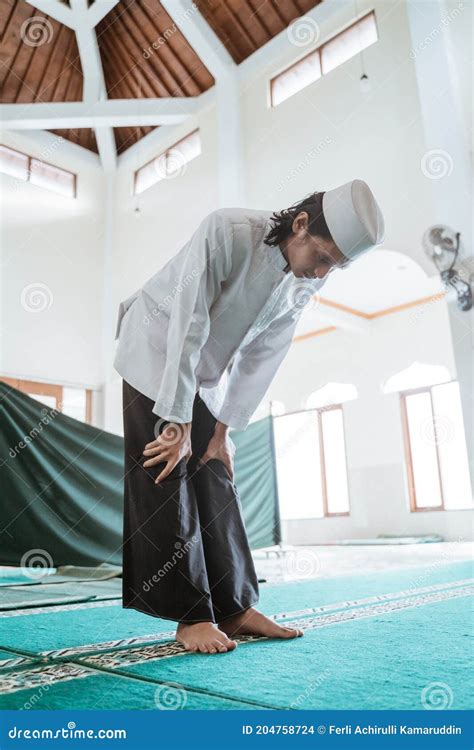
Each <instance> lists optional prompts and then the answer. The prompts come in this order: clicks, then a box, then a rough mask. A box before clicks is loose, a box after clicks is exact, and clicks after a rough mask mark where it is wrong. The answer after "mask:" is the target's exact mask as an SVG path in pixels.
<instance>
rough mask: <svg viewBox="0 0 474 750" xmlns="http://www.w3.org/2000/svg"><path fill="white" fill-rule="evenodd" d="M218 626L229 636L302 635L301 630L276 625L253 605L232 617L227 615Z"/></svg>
mask: <svg viewBox="0 0 474 750" xmlns="http://www.w3.org/2000/svg"><path fill="white" fill-rule="evenodd" d="M219 628H220V630H223V631H224V633H227V635H229V636H234V635H264V636H266V637H267V638H299V637H300V636H302V635H303V631H302V630H298V629H294V628H285V627H284V625H278V623H276V622H275V621H274V620H269V619H268V617H265V615H262V613H261V612H258V610H256V609H254V608H253V607H249V608H248V609H246V610H245V611H244V612H239V613H238V614H237V615H233V616H232V617H227V618H226V619H225V620H223V621H222V622H220V623H219Z"/></svg>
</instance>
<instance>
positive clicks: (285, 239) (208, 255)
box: [114, 179, 384, 654]
mask: <svg viewBox="0 0 474 750" xmlns="http://www.w3.org/2000/svg"><path fill="white" fill-rule="evenodd" d="M383 235H384V222H383V217H382V214H381V211H380V208H379V206H378V205H377V202H376V200H375V198H374V196H373V194H372V192H371V190H370V188H369V186H368V185H367V184H366V183H365V182H364V181H363V180H360V179H354V180H352V181H350V182H347V183H345V184H344V185H341V186H340V187H337V188H335V189H332V190H328V191H326V192H316V193H313V194H311V195H310V196H309V197H307V198H305V199H304V200H302V201H301V202H299V203H297V204H296V205H294V206H292V207H290V208H288V209H285V210H282V211H280V212H271V211H263V210H262V211H259V210H250V209H242V208H228V209H227V208H224V209H219V210H217V211H213V212H212V213H211V214H209V216H207V217H206V218H205V219H204V220H203V221H202V222H201V224H200V226H199V227H198V228H197V230H196V231H195V232H194V234H193V235H192V237H191V238H190V240H189V241H188V242H187V243H186V244H185V245H184V247H182V249H181V250H180V251H179V252H178V253H177V254H176V255H175V256H174V257H173V258H171V260H169V261H168V262H167V263H166V264H165V265H164V266H163V268H161V269H160V270H159V271H158V272H157V273H155V274H154V275H153V276H152V277H151V278H150V279H149V280H148V281H147V282H146V283H145V284H144V285H143V286H142V287H141V288H140V289H139V290H138V291H137V292H136V293H135V294H133V295H132V296H131V297H129V298H128V299H127V300H125V301H124V302H122V303H121V305H120V308H119V319H118V325H117V338H118V339H119V343H118V349H117V353H116V358H115V362H114V365H115V368H116V370H117V371H118V373H119V374H120V375H121V376H122V378H123V416H124V438H125V504H124V522H123V532H124V537H123V607H125V608H132V609H136V610H138V611H140V612H143V613H146V614H149V615H152V616H154V617H159V618H164V619H169V620H174V621H176V622H177V623H178V626H177V631H176V639H177V640H178V641H179V642H180V643H181V644H182V645H183V646H184V648H185V649H187V650H189V651H200V652H203V653H208V654H215V653H219V652H225V651H229V650H232V649H233V648H235V646H236V641H235V640H233V638H234V636H236V635H241V634H252V635H254V634H255V635H261V636H266V637H269V638H294V637H297V636H300V635H303V633H302V631H300V630H297V629H293V628H287V627H284V626H283V625H279V624H278V623H276V622H274V621H273V620H270V619H269V618H267V617H265V616H264V615H263V614H262V613H261V612H259V611H258V610H257V609H255V607H254V605H255V604H256V603H257V601H258V598H259V591H258V581H257V576H256V573H255V568H254V564H253V560H252V556H251V552H250V548H249V543H248V540H247V535H246V532H245V528H244V525H243V521H242V515H241V504H240V498H239V496H238V493H237V490H236V487H235V485H234V483H233V455H234V450H235V446H234V444H233V443H232V441H231V439H230V437H229V428H233V429H236V430H244V429H245V428H246V427H247V425H248V423H249V420H250V418H251V417H252V414H253V413H254V412H255V410H256V408H257V407H258V405H259V404H260V402H261V400H262V399H263V397H264V395H265V393H266V391H267V389H268V387H269V385H270V383H271V381H272V379H273V377H274V375H275V373H276V372H277V369H278V367H279V366H280V364H281V362H282V360H283V359H284V357H285V354H286V353H287V351H288V349H289V347H290V344H291V340H292V337H293V334H294V331H295V328H296V325H297V323H298V320H299V317H300V315H301V313H302V310H303V308H304V304H305V303H306V302H307V301H308V300H309V299H310V297H311V296H312V295H313V294H315V293H316V292H317V291H318V290H319V289H320V288H321V286H322V285H323V283H324V282H325V280H326V279H327V277H328V275H329V274H330V273H331V272H332V271H333V270H334V269H340V268H345V267H347V265H348V264H350V263H352V262H354V260H355V259H356V258H358V257H359V256H360V255H361V254H362V253H365V252H366V251H368V250H370V249H371V248H373V247H375V246H376V245H377V244H379V243H380V242H382V240H383Z"/></svg>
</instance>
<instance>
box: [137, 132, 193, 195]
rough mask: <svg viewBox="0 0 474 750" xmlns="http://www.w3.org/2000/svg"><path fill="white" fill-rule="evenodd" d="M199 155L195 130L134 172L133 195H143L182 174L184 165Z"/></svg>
mask: <svg viewBox="0 0 474 750" xmlns="http://www.w3.org/2000/svg"><path fill="white" fill-rule="evenodd" d="M200 153H201V139H200V137H199V130H195V131H194V132H193V133H190V134H189V135H187V136H186V138H183V139H182V140H181V141H178V143H175V145H174V146H172V147H171V148H169V149H168V150H167V151H165V152H164V153H162V154H160V155H159V156H156V157H155V158H154V159H152V160H151V161H149V162H148V163H147V164H145V165H144V166H143V167H140V169H138V170H137V171H136V172H135V176H134V187H133V192H134V195H138V194H139V193H143V192H144V191H145V190H148V188H149V187H151V186H152V185H156V183H157V182H160V180H165V179H166V178H172V177H178V176H179V175H180V174H183V172H184V168H185V165H186V164H188V163H189V162H190V161H191V160H192V159H194V158H195V157H196V156H199V154H200Z"/></svg>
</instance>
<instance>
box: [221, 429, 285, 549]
mask: <svg viewBox="0 0 474 750" xmlns="http://www.w3.org/2000/svg"><path fill="white" fill-rule="evenodd" d="M230 434H231V438H232V440H233V441H234V443H235V445H236V452H235V461H234V472H235V484H236V486H237V489H238V492H239V496H240V499H241V501H242V512H243V516H244V521H245V527H246V529H247V534H248V537H249V541H250V546H251V548H252V549H259V548H260V547H268V546H270V545H272V544H278V543H279V542H280V541H281V531H280V515H279V508H278V488H277V481H276V470H275V449H274V439H273V417H265V419H260V420H259V421H258V422H253V423H252V424H249V426H248V427H247V429H246V430H244V431H243V432H237V431H232V432H231V433H230Z"/></svg>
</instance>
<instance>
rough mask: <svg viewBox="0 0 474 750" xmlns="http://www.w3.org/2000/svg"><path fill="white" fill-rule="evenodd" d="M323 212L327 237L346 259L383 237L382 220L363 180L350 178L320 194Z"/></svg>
mask: <svg viewBox="0 0 474 750" xmlns="http://www.w3.org/2000/svg"><path fill="white" fill-rule="evenodd" d="M323 214H324V218H325V219H326V224H327V225H328V228H329V231H330V232H331V236H332V238H333V240H334V242H335V243H336V245H337V247H338V248H339V250H340V251H341V253H343V254H344V255H345V256H346V258H350V259H351V260H353V259H354V258H356V257H357V256H358V255H361V254H362V253H365V252H367V250H371V249H372V248H373V247H375V245H378V244H379V243H380V242H382V241H383V239H384V220H383V216H382V212H381V210H380V208H379V206H378V204H377V201H376V200H375V198H374V195H373V193H372V191H371V189H370V188H369V186H368V185H367V183H366V182H364V180H351V181H350V182H346V183H345V184H344V185H340V187H337V188H334V190H327V191H326V192H325V193H324V195H323Z"/></svg>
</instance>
